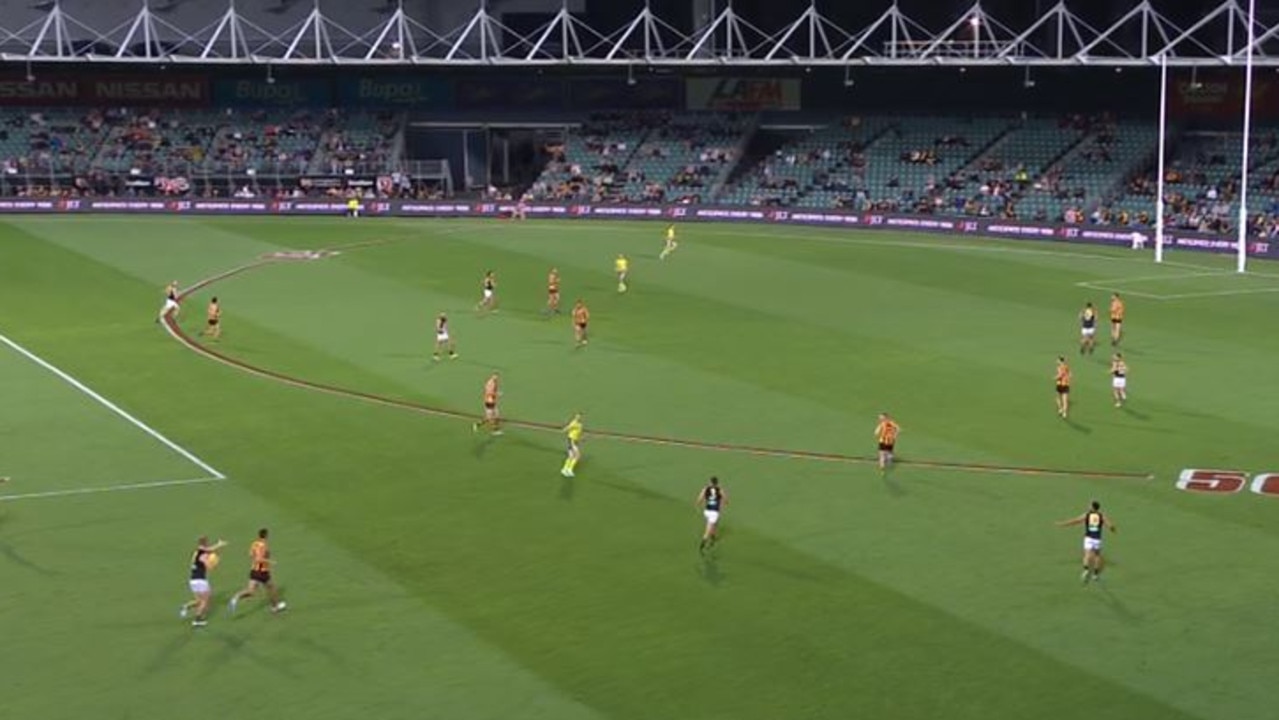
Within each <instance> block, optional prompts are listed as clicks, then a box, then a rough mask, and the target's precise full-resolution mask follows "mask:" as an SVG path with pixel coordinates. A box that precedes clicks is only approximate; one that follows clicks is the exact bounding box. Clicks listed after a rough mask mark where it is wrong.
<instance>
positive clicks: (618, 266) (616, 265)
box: [613, 255, 631, 293]
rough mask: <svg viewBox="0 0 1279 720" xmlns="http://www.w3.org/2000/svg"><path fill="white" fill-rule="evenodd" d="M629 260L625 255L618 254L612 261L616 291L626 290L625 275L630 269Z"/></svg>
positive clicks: (622, 291)
mask: <svg viewBox="0 0 1279 720" xmlns="http://www.w3.org/2000/svg"><path fill="white" fill-rule="evenodd" d="M630 267H631V261H630V260H628V259H627V258H626V256H625V255H618V256H617V259H616V260H614V261H613V272H615V273H617V291H618V292H620V293H624V292H626V275H627V272H628V271H629V270H630Z"/></svg>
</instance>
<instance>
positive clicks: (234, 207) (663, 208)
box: [0, 198, 1279, 259]
mask: <svg viewBox="0 0 1279 720" xmlns="http://www.w3.org/2000/svg"><path fill="white" fill-rule="evenodd" d="M515 208H516V206H515V204H514V203H492V202H449V201H436V202H418V201H412V200H377V201H366V202H365V203H364V205H363V206H362V212H363V214H365V215H368V216H389V217H509V216H510V215H511V213H512V211H514V210H515ZM346 211H347V205H346V202H345V201H332V200H305V199H303V200H250V199H225V200H172V199H141V198H137V199H120V198H115V199H23V198H17V199H0V214H4V213H44V214H88V213H122V214H130V213H132V214H157V215H165V214H167V215H286V216H287V215H295V216H305V215H342V214H345V213H346ZM524 211H525V213H526V215H527V216H528V217H529V218H561V219H596V220H610V219H613V220H615V219H631V220H664V221H667V222H726V223H731V222H745V223H759V224H766V225H777V226H785V225H811V226H825V227H843V228H859V229H861V228H865V229H872V230H874V229H880V230H898V231H910V232H926V233H936V234H947V235H968V236H985V237H995V238H1022V239H1036V240H1046V241H1056V242H1065V243H1085V244H1094V245H1115V246H1122V247H1131V246H1133V245H1134V244H1144V245H1145V246H1146V247H1152V246H1153V243H1154V232H1153V230H1151V229H1149V228H1116V227H1108V226H1097V225H1063V224H1060V223H1058V224H1053V223H1033V222H1022V221H1014V220H999V219H990V218H962V217H960V218H950V217H938V216H930V215H891V214H878V213H858V212H850V211H840V210H812V211H807V210H790V209H786V210H783V209H769V208H743V207H718V206H694V205H587V204H557V203H536V204H530V205H527V206H525V207H524ZM1164 241H1165V244H1166V246H1167V247H1169V248H1179V249H1189V250H1203V251H1210V252H1232V253H1233V252H1237V244H1236V239H1235V238H1234V237H1227V236H1223V235H1212V234H1207V233H1197V232H1189V231H1183V230H1177V229H1169V230H1168V231H1166V232H1165V233H1164ZM1248 254H1249V255H1252V256H1255V257H1269V258H1276V259H1279V242H1270V241H1268V240H1261V239H1254V240H1252V241H1250V242H1249V243H1248Z"/></svg>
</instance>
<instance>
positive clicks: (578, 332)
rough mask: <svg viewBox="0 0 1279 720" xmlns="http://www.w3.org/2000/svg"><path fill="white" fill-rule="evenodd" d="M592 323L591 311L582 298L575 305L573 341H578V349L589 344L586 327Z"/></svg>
mask: <svg viewBox="0 0 1279 720" xmlns="http://www.w3.org/2000/svg"><path fill="white" fill-rule="evenodd" d="M590 322H591V311H590V310H589V309H588V308H587V307H586V302H585V301H583V300H582V299H581V298H578V299H577V302H575V303H573V339H574V340H575V341H577V347H582V346H584V345H586V343H587V342H588V338H587V336H586V326H587V325H589V324H590Z"/></svg>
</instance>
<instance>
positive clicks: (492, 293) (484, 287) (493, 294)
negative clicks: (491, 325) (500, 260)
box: [475, 270, 497, 312]
mask: <svg viewBox="0 0 1279 720" xmlns="http://www.w3.org/2000/svg"><path fill="white" fill-rule="evenodd" d="M480 287H481V294H480V302H479V304H477V305H476V306H475V309H476V310H487V311H489V312H496V311H497V276H496V275H494V274H493V271H492V270H488V271H486V272H485V273H484V280H483V281H481V283H480Z"/></svg>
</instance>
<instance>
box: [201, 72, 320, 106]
mask: <svg viewBox="0 0 1279 720" xmlns="http://www.w3.org/2000/svg"><path fill="white" fill-rule="evenodd" d="M213 104H214V105H217V106H218V107H259V108H269V107H276V108H279V107H316V108H327V107H332V106H333V84H332V83H331V82H329V81H328V80H321V79H310V80H282V79H280V78H274V79H273V80H270V81H268V80H267V79H266V78H254V79H240V80H234V79H221V80H217V81H215V82H214V83H213Z"/></svg>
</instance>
